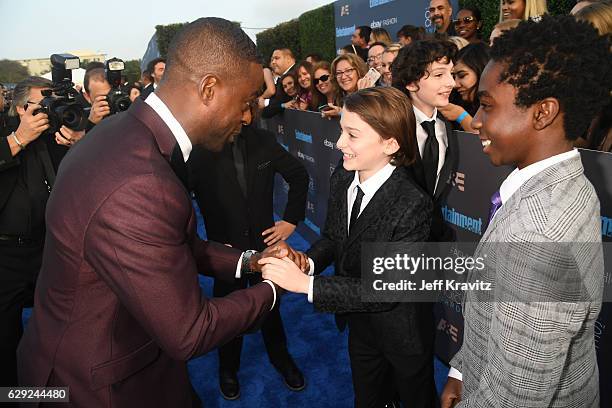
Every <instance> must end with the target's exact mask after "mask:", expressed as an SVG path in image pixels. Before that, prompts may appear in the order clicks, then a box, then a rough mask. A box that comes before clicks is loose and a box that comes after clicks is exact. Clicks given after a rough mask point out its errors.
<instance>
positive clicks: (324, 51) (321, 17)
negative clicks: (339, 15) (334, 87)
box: [299, 3, 336, 61]
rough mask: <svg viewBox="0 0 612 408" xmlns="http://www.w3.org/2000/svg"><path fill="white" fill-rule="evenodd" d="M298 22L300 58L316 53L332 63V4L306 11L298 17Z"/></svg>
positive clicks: (333, 25) (334, 53) (333, 38)
mask: <svg viewBox="0 0 612 408" xmlns="http://www.w3.org/2000/svg"><path fill="white" fill-rule="evenodd" d="M299 22H300V46H301V49H302V53H303V55H302V56H306V55H308V54H310V53H315V52H316V53H318V54H321V56H322V57H323V59H324V60H326V61H332V60H333V59H334V58H335V57H336V28H335V24H334V4H333V3H331V4H328V5H326V6H323V7H319V8H317V9H314V10H311V11H307V12H306V13H304V14H302V15H301V16H300V17H299Z"/></svg>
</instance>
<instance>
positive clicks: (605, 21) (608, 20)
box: [574, 1, 612, 35]
mask: <svg viewBox="0 0 612 408" xmlns="http://www.w3.org/2000/svg"><path fill="white" fill-rule="evenodd" d="M574 16H575V17H576V19H577V20H583V21H588V22H589V23H591V24H593V25H594V26H595V28H596V29H597V31H598V32H599V35H609V34H612V2H603V1H602V2H600V3H591V4H589V5H587V6H584V7H583V8H581V9H580V10H578V11H577V12H576V13H575V14H574Z"/></svg>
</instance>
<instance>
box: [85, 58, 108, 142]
mask: <svg viewBox="0 0 612 408" xmlns="http://www.w3.org/2000/svg"><path fill="white" fill-rule="evenodd" d="M83 87H84V88H85V92H84V93H83V96H85V99H86V100H87V102H89V103H90V104H91V110H90V111H89V118H88V123H87V131H89V130H91V129H92V128H93V127H94V126H95V125H97V124H98V123H100V121H101V120H102V119H104V118H105V117H106V116H108V115H110V113H111V109H110V106H109V104H108V101H107V99H106V95H108V93H109V92H110V90H111V85H110V84H109V83H108V81H107V80H106V76H105V73H104V68H94V69H92V70H90V71H88V72H87V73H86V74H85V78H84V80H83Z"/></svg>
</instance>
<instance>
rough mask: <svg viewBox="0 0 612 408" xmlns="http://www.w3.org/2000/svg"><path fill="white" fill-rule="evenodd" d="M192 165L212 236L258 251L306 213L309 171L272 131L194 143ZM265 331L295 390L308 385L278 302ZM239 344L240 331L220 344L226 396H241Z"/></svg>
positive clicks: (218, 288) (220, 288)
mask: <svg viewBox="0 0 612 408" xmlns="http://www.w3.org/2000/svg"><path fill="white" fill-rule="evenodd" d="M189 167H190V171H191V180H192V186H193V190H194V192H195V197H196V201H197V203H198V206H199V207H200V210H201V212H202V215H203V217H204V223H205V226H206V233H207V236H208V238H209V239H211V240H214V241H217V242H223V243H227V244H229V245H231V246H233V247H235V248H239V249H242V250H247V249H251V248H254V249H256V250H258V251H260V250H263V249H265V248H266V246H268V245H272V244H274V243H276V242H277V241H278V240H281V239H283V240H284V239H287V237H288V236H289V235H291V233H293V231H294V230H295V227H296V225H297V223H298V222H300V221H302V220H303V219H304V215H305V207H306V195H307V192H308V173H307V172H306V169H305V168H304V166H303V165H302V164H301V163H300V162H299V161H298V160H297V159H296V158H294V157H293V156H292V155H291V154H290V153H289V152H287V151H286V150H285V149H283V147H282V146H281V145H280V144H279V143H278V142H277V141H276V137H275V136H274V134H272V133H271V132H268V131H266V130H263V129H258V128H256V127H255V126H251V125H249V126H243V127H242V131H241V133H240V134H239V135H237V136H236V138H235V140H234V143H232V144H229V145H226V146H225V147H224V149H223V151H222V152H220V153H213V152H210V151H208V150H205V149H203V148H194V150H193V151H192V153H191V156H190V159H189ZM276 173H280V174H281V175H282V176H283V178H284V179H285V181H286V182H287V183H288V184H289V195H288V200H287V205H286V207H285V213H284V214H283V219H282V220H281V221H277V222H276V223H275V222H274V219H273V209H272V196H273V190H274V176H275V174H276ZM260 281H261V276H260V275H252V276H249V277H244V278H240V279H238V280H236V283H235V284H227V283H225V282H222V281H220V280H216V281H215V286H214V296H216V297H217V296H226V295H228V294H229V293H231V292H233V291H235V290H237V289H241V288H245V287H247V285H248V284H252V285H253V284H256V283H258V282H260ZM261 331H262V335H263V338H264V344H265V346H266V350H267V352H268V357H269V358H270V362H271V363H272V365H273V366H274V367H275V368H276V369H277V370H278V371H279V372H280V373H281V375H282V376H283V378H284V380H285V384H286V385H287V387H288V388H289V389H291V390H293V391H301V390H302V389H304V387H305V382H304V377H303V376H302V373H301V372H300V370H299V369H298V368H297V367H296V365H295V363H294V362H293V359H292V358H291V356H290V355H289V352H288V350H287V338H286V337H285V331H284V328H283V322H282V320H281V316H280V311H279V307H278V304H277V306H276V307H275V308H274V309H273V310H272V311H271V312H270V315H269V316H268V318H267V319H266V321H265V322H264V323H263V325H262V327H261ZM241 350H242V337H238V338H236V339H234V340H232V341H231V342H229V343H228V344H226V345H224V346H222V347H220V348H219V383H220V388H221V394H222V395H223V397H224V398H225V399H228V400H234V399H237V398H239V397H240V385H239V382H238V377H237V372H238V369H239V368H240V353H241Z"/></svg>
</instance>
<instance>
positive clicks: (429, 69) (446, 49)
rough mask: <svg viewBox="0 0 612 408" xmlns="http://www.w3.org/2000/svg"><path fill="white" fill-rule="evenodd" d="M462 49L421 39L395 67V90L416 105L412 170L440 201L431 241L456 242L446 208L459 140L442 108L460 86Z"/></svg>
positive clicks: (402, 52) (436, 204) (404, 50)
mask: <svg viewBox="0 0 612 408" xmlns="http://www.w3.org/2000/svg"><path fill="white" fill-rule="evenodd" d="M456 52H457V48H456V47H455V46H454V45H453V44H452V43H450V42H448V41H441V40H421V41H415V42H414V43H412V44H411V45H410V46H409V47H404V48H402V49H401V50H400V52H399V54H398V55H397V58H396V59H395V61H394V62H393V68H392V78H393V86H394V87H395V88H397V89H399V90H400V91H402V92H404V93H405V94H406V95H408V97H409V98H410V100H411V101H412V106H413V109H414V114H415V116H416V121H417V127H416V128H417V129H416V138H417V144H418V147H419V154H418V155H417V157H416V161H415V162H414V164H413V165H412V166H410V168H409V172H410V173H411V175H412V177H413V178H414V180H415V181H416V183H417V184H418V185H419V186H420V187H421V188H423V190H425V191H426V192H427V194H428V195H429V196H430V197H431V198H432V199H433V202H434V214H433V221H432V226H431V236H430V240H431V241H437V242H444V241H453V240H454V234H453V230H452V229H451V228H450V227H448V226H447V225H446V224H445V222H444V219H443V218H442V210H441V203H442V202H443V201H444V200H445V198H446V195H447V194H448V192H449V191H450V180H451V175H452V173H453V171H454V170H456V167H457V160H458V159H457V157H458V151H457V148H458V146H457V138H456V136H455V135H454V134H453V132H452V128H451V125H450V123H449V122H448V121H447V120H446V119H445V118H444V116H442V114H440V113H439V112H438V109H437V107H441V106H446V105H448V103H449V101H448V98H449V96H450V93H451V91H452V90H453V87H454V86H455V81H454V79H453V76H452V73H451V71H452V69H453V62H452V59H453V58H454V56H455V53H456Z"/></svg>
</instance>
